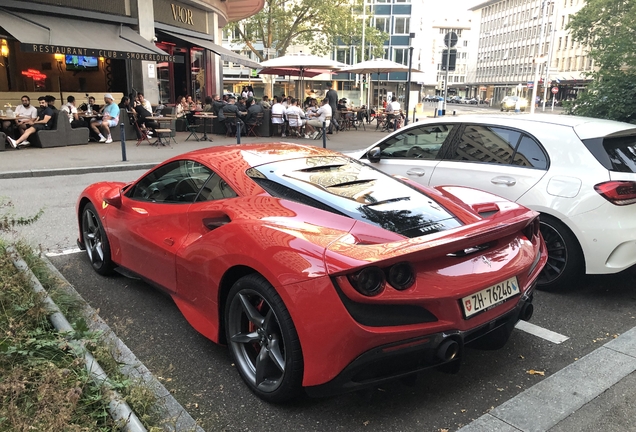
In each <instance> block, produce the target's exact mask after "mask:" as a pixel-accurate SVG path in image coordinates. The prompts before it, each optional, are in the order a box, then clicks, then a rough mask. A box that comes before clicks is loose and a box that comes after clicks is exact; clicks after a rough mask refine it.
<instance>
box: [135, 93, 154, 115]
mask: <svg viewBox="0 0 636 432" xmlns="http://www.w3.org/2000/svg"><path fill="white" fill-rule="evenodd" d="M139 105H141V106H142V107H144V108H145V109H146V111H148V112H150V113H151V112H152V105H150V101H149V100H148V99H146V98H145V97H144V94H143V93H140V92H137V99H136V100H135V104H134V107H135V108H136V107H137V106H139Z"/></svg>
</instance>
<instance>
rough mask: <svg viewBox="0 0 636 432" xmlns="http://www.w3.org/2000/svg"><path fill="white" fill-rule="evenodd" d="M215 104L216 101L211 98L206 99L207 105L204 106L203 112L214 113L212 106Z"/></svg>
mask: <svg viewBox="0 0 636 432" xmlns="http://www.w3.org/2000/svg"><path fill="white" fill-rule="evenodd" d="M213 104H214V99H212V97H211V96H206V97H205V105H203V112H212V105H213Z"/></svg>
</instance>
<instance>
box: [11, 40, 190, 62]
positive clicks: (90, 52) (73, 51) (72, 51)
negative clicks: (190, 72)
mask: <svg viewBox="0 0 636 432" xmlns="http://www.w3.org/2000/svg"><path fill="white" fill-rule="evenodd" d="M20 48H21V51H23V52H33V53H42V54H64V55H81V56H89V57H104V58H112V59H129V60H147V61H157V62H172V63H183V56H173V55H167V54H155V53H136V52H130V51H115V50H109V49H94V48H79V47H68V46H59V45H46V44H26V43H23V44H20Z"/></svg>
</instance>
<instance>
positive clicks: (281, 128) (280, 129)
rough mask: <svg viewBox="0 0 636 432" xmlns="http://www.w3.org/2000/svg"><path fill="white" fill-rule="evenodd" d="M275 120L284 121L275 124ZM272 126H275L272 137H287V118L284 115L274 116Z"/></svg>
mask: <svg viewBox="0 0 636 432" xmlns="http://www.w3.org/2000/svg"><path fill="white" fill-rule="evenodd" d="M274 119H280V120H282V122H281V123H275V122H274ZM272 126H274V128H275V129H273V130H272V136H274V135H280V136H284V135H285V117H284V116H283V114H272Z"/></svg>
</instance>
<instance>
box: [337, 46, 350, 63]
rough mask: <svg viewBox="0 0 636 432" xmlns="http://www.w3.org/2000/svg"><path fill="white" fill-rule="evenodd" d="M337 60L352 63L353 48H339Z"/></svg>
mask: <svg viewBox="0 0 636 432" xmlns="http://www.w3.org/2000/svg"><path fill="white" fill-rule="evenodd" d="M336 60H337V61H339V62H340V63H344V64H351V50H350V49H349V48H337V49H336Z"/></svg>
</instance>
